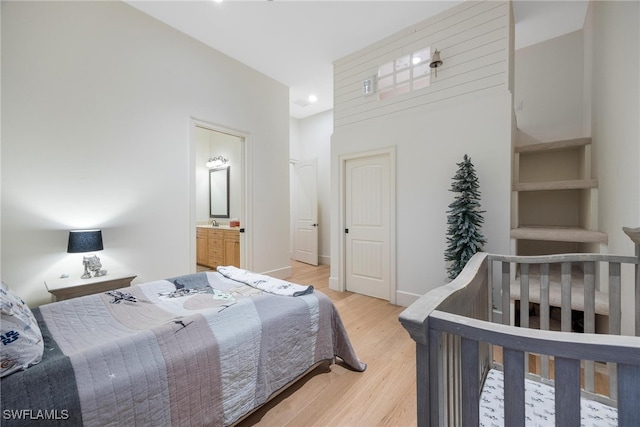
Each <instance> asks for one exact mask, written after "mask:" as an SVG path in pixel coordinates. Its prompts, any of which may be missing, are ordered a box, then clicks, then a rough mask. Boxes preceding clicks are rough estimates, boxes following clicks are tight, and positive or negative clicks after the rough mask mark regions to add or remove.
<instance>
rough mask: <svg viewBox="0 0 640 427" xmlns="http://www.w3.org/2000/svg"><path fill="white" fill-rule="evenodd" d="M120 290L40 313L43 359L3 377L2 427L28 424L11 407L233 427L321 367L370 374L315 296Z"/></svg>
mask: <svg viewBox="0 0 640 427" xmlns="http://www.w3.org/2000/svg"><path fill="white" fill-rule="evenodd" d="M122 291H123V292H126V293H127V294H129V300H127V299H123V300H119V301H118V302H117V303H116V302H115V301H116V300H118V299H117V298H114V297H113V296H110V295H107V294H97V295H91V296H87V297H82V298H76V299H71V300H67V301H61V302H58V303H54V304H48V305H44V306H41V307H40V308H38V309H35V310H34V313H35V315H36V317H37V318H38V321H39V324H40V327H41V330H42V332H43V335H44V338H45V355H44V357H43V360H42V362H40V363H39V364H38V365H35V366H33V367H31V368H29V369H27V370H26V371H20V372H16V373H14V374H12V375H9V376H7V377H5V378H3V379H2V382H1V386H2V397H1V399H2V410H3V425H14V424H15V425H18V424H21V422H20V421H18V420H15V419H14V420H12V421H10V422H9V421H8V420H7V417H6V415H7V414H8V413H7V412H6V411H17V412H15V413H14V414H15V415H17V414H22V416H21V417H22V418H27V419H26V420H23V422H22V423H23V424H25V425H26V424H31V423H32V422H33V421H34V419H48V422H47V425H52V424H55V423H56V422H57V423H59V424H60V425H80V424H83V425H87V426H109V425H112V426H123V425H141V426H147V425H153V426H167V425H174V426H203V425H215V426H218V425H229V424H232V423H233V422H235V421H237V420H238V419H239V418H241V417H242V416H243V415H245V414H246V413H248V412H250V411H251V410H253V409H254V408H256V407H258V406H260V405H262V404H263V403H265V402H266V401H267V400H268V398H269V396H270V395H271V394H272V393H273V392H275V391H277V390H278V389H280V388H281V387H283V386H285V385H286V384H287V383H289V382H291V381H292V380H293V379H295V378H296V377H298V376H299V375H300V374H302V373H303V372H305V371H306V370H307V369H308V368H309V367H310V366H312V365H313V364H314V363H316V362H318V361H321V360H330V359H333V358H334V356H338V357H340V358H341V359H343V361H344V362H345V363H346V364H348V365H349V366H351V367H352V368H353V369H355V370H364V368H365V365H364V364H362V363H360V361H359V360H358V358H357V357H356V355H355V353H354V351H353V349H352V347H351V344H350V342H349V338H348V336H347V333H346V331H345V329H344V327H343V325H342V322H341V320H340V317H339V315H338V313H337V311H336V309H335V307H334V305H333V304H332V302H331V301H330V300H329V299H328V298H327V297H326V296H325V295H324V294H322V293H320V292H318V291H315V292H313V293H312V294H309V295H304V296H300V297H289V296H276V295H271V294H266V293H261V292H259V291H256V290H255V289H252V288H250V287H247V286H246V285H241V284H239V283H237V282H233V281H231V280H229V279H226V278H223V277H222V276H221V275H219V274H218V273H212V272H208V273H198V274H195V275H189V276H182V277H180V278H175V279H171V280H160V281H155V282H149V283H146V284H142V285H135V286H133V287H131V288H125V289H123V290H122ZM176 291H179V292H176ZM134 299H135V300H136V301H133V300H134ZM15 415H12V416H11V418H16V416H15Z"/></svg>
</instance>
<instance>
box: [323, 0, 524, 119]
mask: <svg viewBox="0 0 640 427" xmlns="http://www.w3.org/2000/svg"><path fill="white" fill-rule="evenodd" d="M512 24H513V23H512V12H511V5H510V4H509V3H508V2H507V1H500V2H496V1H467V2H465V3H462V4H460V5H458V6H456V7H453V8H452V9H450V10H448V11H446V12H444V13H441V14H439V15H438V16H435V17H432V18H429V19H427V20H425V21H423V22H421V23H419V24H416V25H414V26H412V27H409V28H406V29H405V30H402V31H400V32H398V33H396V34H394V35H392V36H390V37H387V38H386V39H383V40H381V41H380V42H378V43H375V44H373V45H371V46H369V47H367V48H365V49H362V50H360V51H358V52H355V53H353V54H351V55H349V56H347V57H345V58H342V59H340V60H338V61H336V62H335V63H334V126H335V127H336V128H338V127H340V126H345V125H349V124H352V123H357V122H360V121H364V120H368V119H373V118H376V117H381V116H385V115H389V114H395V113H398V112H402V111H407V110H410V109H414V108H418V107H421V106H425V105H430V104H434V103H438V102H441V101H446V100H453V99H455V100H460V99H461V98H464V97H466V96H480V95H482V94H485V93H493V92H495V91H507V90H509V81H510V75H509V69H510V66H509V45H510V39H511V35H510V28H512ZM425 47H431V49H432V51H433V50H434V49H436V48H437V49H438V50H440V52H441V57H442V60H443V61H444V64H443V66H442V67H440V68H439V69H438V77H437V78H436V77H434V75H433V74H432V75H431V85H430V86H428V87H426V88H423V89H418V90H415V91H413V92H409V93H407V94H404V95H399V96H395V97H391V98H388V99H385V100H379V99H378V94H377V93H376V94H374V95H372V96H363V94H362V82H363V80H365V79H367V78H369V77H372V76H374V75H376V74H377V71H378V67H379V66H380V65H382V64H384V63H387V62H390V61H393V60H394V59H397V58H400V57H401V56H403V55H406V54H409V53H412V52H415V51H417V50H420V49H423V48H425Z"/></svg>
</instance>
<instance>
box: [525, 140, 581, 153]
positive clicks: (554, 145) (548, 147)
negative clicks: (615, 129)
mask: <svg viewBox="0 0 640 427" xmlns="http://www.w3.org/2000/svg"><path fill="white" fill-rule="evenodd" d="M589 144H591V138H576V139H565V140H561V141H553V142H541V143H539V144H527V145H516V146H515V147H513V149H514V151H515V152H516V153H532V152H536V151H553V150H557V151H558V150H568V149H571V148H576V147H583V146H586V145H589Z"/></svg>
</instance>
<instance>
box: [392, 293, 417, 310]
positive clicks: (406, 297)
mask: <svg viewBox="0 0 640 427" xmlns="http://www.w3.org/2000/svg"><path fill="white" fill-rule="evenodd" d="M421 296H422V295H418V294H414V293H411V292H405V291H396V305H400V306H402V307H409V306H410V305H411V304H413V303H414V302H416V301H417V300H418V298H420V297H421Z"/></svg>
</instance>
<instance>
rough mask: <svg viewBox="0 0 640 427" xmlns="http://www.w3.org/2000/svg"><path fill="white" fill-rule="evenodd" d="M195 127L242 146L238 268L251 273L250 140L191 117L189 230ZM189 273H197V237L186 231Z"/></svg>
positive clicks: (191, 226) (245, 134) (193, 196)
mask: <svg viewBox="0 0 640 427" xmlns="http://www.w3.org/2000/svg"><path fill="white" fill-rule="evenodd" d="M196 126H198V127H202V128H205V129H209V130H212V131H215V132H220V133H225V134H228V135H233V136H235V137H238V138H240V140H241V142H242V146H241V149H240V157H241V158H242V174H243V178H242V183H241V185H240V188H241V191H242V194H243V197H242V198H241V200H240V215H239V218H238V219H239V220H240V225H241V228H244V229H245V232H244V233H240V265H241V267H242V268H245V269H247V270H251V268H252V266H253V244H252V239H251V237H252V233H251V229H252V223H253V221H252V217H251V212H252V209H251V208H252V204H251V197H250V195H251V187H252V179H253V178H252V173H251V171H252V170H253V168H252V163H251V153H252V144H251V137H250V134H249V133H248V132H244V131H240V130H237V129H232V128H228V127H224V126H220V125H216V124H212V123H210V122H207V121H205V120H201V119H197V118H194V117H190V118H189V172H190V177H189V204H190V206H189V230H195V229H196V194H195V193H196V191H195V188H196V184H195V179H196V178H195V174H194V173H192V172H193V171H194V170H195V165H196V148H195V147H196V142H195V132H194V131H195V128H196ZM189 263H190V266H189V271H191V272H195V270H196V233H195V232H191V231H189Z"/></svg>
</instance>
